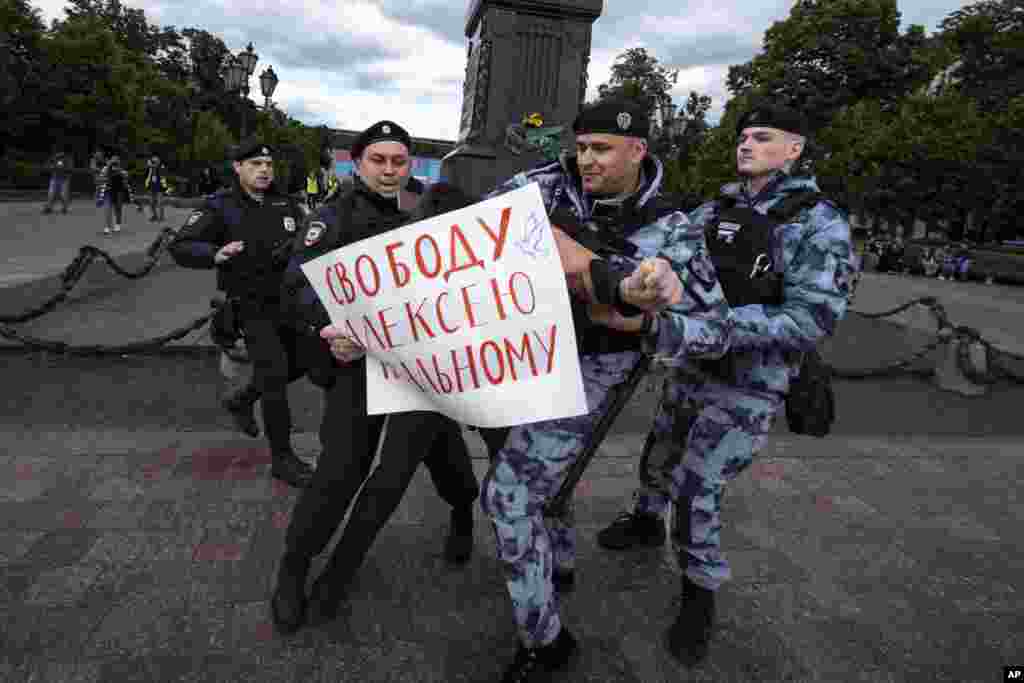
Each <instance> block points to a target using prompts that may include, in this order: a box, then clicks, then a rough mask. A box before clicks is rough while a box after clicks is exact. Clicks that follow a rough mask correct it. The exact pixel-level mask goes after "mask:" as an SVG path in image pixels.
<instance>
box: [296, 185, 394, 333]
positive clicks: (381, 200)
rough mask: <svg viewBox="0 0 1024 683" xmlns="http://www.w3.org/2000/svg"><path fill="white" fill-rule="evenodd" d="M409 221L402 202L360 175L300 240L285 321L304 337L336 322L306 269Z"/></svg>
mask: <svg viewBox="0 0 1024 683" xmlns="http://www.w3.org/2000/svg"><path fill="white" fill-rule="evenodd" d="M406 189H409V188H408V187H407V188H406ZM408 219H409V215H408V214H407V213H405V212H403V211H399V209H398V201H397V200H396V199H388V198H386V197H383V196H381V195H380V194H378V193H376V192H374V191H373V190H371V189H370V188H368V187H367V186H366V184H365V183H363V181H362V179H360V178H359V177H358V176H355V177H354V179H353V183H352V184H351V185H349V186H347V187H346V189H345V190H343V191H341V192H339V193H338V194H336V195H334V197H333V198H331V199H329V200H328V201H327V202H326V203H324V204H323V205H321V206H320V208H318V209H317V210H316V211H314V212H313V213H312V214H311V215H310V216H309V220H308V222H307V223H306V228H305V230H303V231H302V233H301V234H299V235H298V236H297V237H296V239H295V245H294V248H293V250H292V257H291V260H290V261H289V263H288V268H287V271H286V273H285V275H284V279H283V282H282V293H281V315H282V318H283V320H284V322H285V323H286V324H287V325H288V326H290V327H292V328H294V329H295V330H296V331H298V332H301V333H303V334H306V335H314V336H315V335H318V334H319V332H320V329H321V328H323V327H325V326H326V325H329V324H330V322H331V321H330V317H329V316H328V315H327V311H326V309H324V307H323V305H322V304H321V303H320V299H319V298H318V297H317V295H316V290H314V289H313V286H312V285H311V284H310V283H309V281H308V280H307V279H306V275H305V274H304V273H303V272H302V264H304V263H306V262H307V261H310V260H312V259H314V258H317V257H318V256H321V255H323V254H326V253H328V252H330V251H334V250H335V249H338V248H340V247H344V246H347V245H349V244H352V243H354V242H358V241H360V240H363V239H366V238H368V237H373V236H374V235H379V234H381V233H384V232H387V231H389V230H393V229H394V228H397V227H399V226H401V225H403V224H404V223H406V222H407V221H408ZM324 348H326V344H324Z"/></svg>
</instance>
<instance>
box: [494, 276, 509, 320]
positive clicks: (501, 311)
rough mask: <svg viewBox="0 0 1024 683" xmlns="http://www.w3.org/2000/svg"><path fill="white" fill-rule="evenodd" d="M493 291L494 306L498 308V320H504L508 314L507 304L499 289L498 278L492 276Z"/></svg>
mask: <svg viewBox="0 0 1024 683" xmlns="http://www.w3.org/2000/svg"><path fill="white" fill-rule="evenodd" d="M491 292H493V293H494V306H495V308H497V309H498V320H504V319H505V318H507V317H508V316H507V315H505V304H503V303H502V301H501V290H500V289H498V278H495V277H492V278H491Z"/></svg>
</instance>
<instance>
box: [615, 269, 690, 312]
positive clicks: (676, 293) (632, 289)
mask: <svg viewBox="0 0 1024 683" xmlns="http://www.w3.org/2000/svg"><path fill="white" fill-rule="evenodd" d="M619 288H620V290H619V291H620V293H621V294H622V300H623V301H625V302H626V303H628V304H632V305H634V306H636V307H637V308H640V309H643V310H645V311H648V312H650V313H657V312H658V311H661V310H663V309H665V308H666V307H668V306H672V305H675V304H679V303H682V301H683V283H682V281H681V280H680V279H679V276H678V275H676V272H675V271H674V270H672V266H671V265H670V264H669V262H668V261H666V260H665V259H663V258H653V259H644V261H643V262H642V263H641V264H640V267H639V268H637V269H636V270H634V271H633V272H632V274H630V275H629V276H628V277H627V278H625V279H624V280H623V281H622V282H621V283H620V284H619Z"/></svg>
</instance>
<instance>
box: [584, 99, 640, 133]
mask: <svg viewBox="0 0 1024 683" xmlns="http://www.w3.org/2000/svg"><path fill="white" fill-rule="evenodd" d="M572 132H574V133H576V134H577V135H586V134H588V133H605V134H607V135H628V136H630V137H636V138H643V139H645V140H646V139H647V137H648V136H649V135H650V134H651V118H650V116H648V114H647V111H646V110H645V109H644V108H643V107H642V106H640V105H638V104H636V103H635V102H631V101H629V100H608V101H604V102H597V103H596V104H591V105H589V106H587V107H584V109H583V111H581V112H580V113H579V114H578V115H577V116H576V120H575V121H573V122H572Z"/></svg>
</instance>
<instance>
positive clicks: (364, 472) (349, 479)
mask: <svg viewBox="0 0 1024 683" xmlns="http://www.w3.org/2000/svg"><path fill="white" fill-rule="evenodd" d="M385 126H386V127H387V128H388V131H387V132H385V131H384V130H383V128H384V127H385ZM403 134H404V137H403ZM384 139H387V140H396V141H399V142H404V143H405V144H406V145H407V146H408V144H409V140H408V134H407V133H404V131H403V130H402V129H401V128H400V127H398V126H397V124H394V123H391V122H387V121H384V122H381V123H378V124H376V125H375V126H372V127H371V128H369V129H367V131H365V132H364V133H363V134H362V135H361V136H360V138H359V139H357V141H356V144H354V145H353V148H352V154H353V156H354V157H358V156H359V154H360V153H361V151H362V149H363V148H365V146H366V145H369V144H372V142H376V141H379V140H384ZM406 189H407V190H408V189H409V188H408V187H407V188H406ZM409 220H410V216H409V215H408V214H405V213H404V212H401V211H399V209H398V203H397V200H396V199H389V198H386V197H383V196H381V195H379V194H377V193H376V192H373V191H372V190H370V189H369V188H368V187H367V186H366V185H365V184H364V183H363V182H362V180H361V179H360V178H358V177H356V178H354V181H353V184H352V186H351V187H350V188H348V189H346V190H345V191H343V192H341V193H340V194H339V195H337V196H336V197H335V198H334V199H333V200H332V201H329V202H328V203H326V204H324V205H323V206H321V207H320V209H319V210H318V211H317V212H316V213H315V214H314V215H313V216H312V217H311V221H310V222H309V223H308V227H307V232H306V234H305V235H304V236H301V237H300V238H299V239H300V240H302V242H301V244H302V247H301V248H299V247H297V249H296V254H295V256H294V257H293V258H292V262H291V264H290V265H289V268H288V272H287V273H286V275H285V294H284V295H283V299H284V301H285V305H284V307H285V312H286V316H287V317H288V318H289V319H291V320H293V321H294V324H295V325H296V327H297V328H298V329H301V330H304V331H305V332H306V334H308V335H310V336H314V335H318V334H319V330H320V329H322V328H323V327H324V326H326V325H327V324H329V322H330V321H329V319H328V317H327V314H326V311H325V310H324V308H323V306H322V305H321V304H320V302H319V299H318V298H317V296H316V293H315V291H314V290H313V288H312V286H311V285H309V283H308V281H307V280H306V278H305V275H304V274H303V273H302V271H301V264H302V263H305V262H306V261H309V260H311V259H313V258H316V257H317V256H320V255H321V254H324V253H327V252H330V251H333V250H335V249H337V248H339V247H342V246H345V245H348V244H352V243H354V242H357V241H359V240H362V239H365V238H368V237H371V236H374V235H378V234H381V233H384V232H387V231H388V230H392V229H394V228H396V227H399V226H400V225H403V224H405V223H408V222H409ZM322 343H323V346H324V348H325V349H326V348H327V344H326V342H322ZM330 374H331V382H330V387H329V388H328V390H327V398H326V406H325V409H324V420H323V425H322V427H321V431H320V439H321V442H322V445H323V455H322V456H321V458H320V461H319V463H318V465H317V470H316V472H315V473H314V476H313V481H312V483H311V485H310V487H309V488H308V489H306V490H305V491H303V492H302V495H301V496H300V498H299V500H298V502H297V503H296V505H295V509H294V510H293V512H292V517H291V522H290V524H289V526H288V531H287V535H286V540H285V546H286V547H285V555H284V558H283V559H282V562H281V568H280V573H279V575H278V582H277V589H276V591H275V594H274V597H273V599H272V602H271V604H272V612H273V617H274V622H275V624H276V625H277V627H278V629H279V630H281V631H282V632H285V633H288V632H291V631H293V630H295V629H297V628H299V627H300V626H301V625H302V623H303V622H304V621H305V608H306V598H305V593H304V585H305V579H306V575H307V574H308V572H309V567H310V563H311V560H312V558H313V556H314V555H317V554H319V553H321V552H322V551H323V549H324V548H325V547H326V546H327V543H328V541H329V540H330V538H331V536H332V535H333V534H334V531H335V530H336V529H337V527H338V525H339V524H341V522H342V520H343V519H344V517H345V512H346V510H347V509H348V507H349V504H350V502H351V501H352V498H353V497H354V496H355V494H356V492H357V491H358V490H359V488H360V486H363V484H364V481H365V482H366V485H365V487H364V491H363V495H361V496H360V499H359V500H358V501H357V502H356V503H355V506H354V508H353V511H352V514H351V515H350V518H349V522H348V525H347V526H346V529H345V533H344V537H343V539H342V540H341V541H340V542H339V543H338V546H337V550H336V551H335V554H334V556H333V557H332V558H331V560H330V561H329V562H328V565H327V567H326V568H325V570H324V573H323V574H321V578H320V579H318V581H317V582H316V584H315V585H314V588H313V609H312V612H313V613H312V614H311V617H312V618H313V620H315V621H320V620H324V619H329V618H331V617H332V616H333V612H334V610H335V609H336V607H337V603H338V600H339V599H340V596H341V595H342V594H343V593H344V590H345V588H346V584H347V583H348V578H349V577H351V575H352V574H353V573H354V572H355V570H357V569H358V567H359V565H360V564H361V563H362V558H363V556H364V555H365V552H366V551H367V550H368V549H369V547H370V545H371V544H372V542H373V539H374V538H375V537H376V535H377V532H378V531H379V529H380V528H381V527H382V526H383V524H384V523H385V522H386V521H387V519H388V517H389V516H390V515H391V512H392V511H393V510H394V508H395V507H396V506H397V504H398V502H399V501H400V500H401V498H402V495H403V494H404V492H405V490H406V487H407V486H408V483H409V480H410V479H411V477H412V475H413V473H414V471H415V469H416V467H417V466H418V464H419V462H420V460H421V459H422V462H423V463H424V464H425V465H426V466H427V468H428V470H429V472H430V476H431V479H432V480H433V482H434V485H435V487H436V488H437V491H438V493H439V495H440V496H441V497H442V498H443V499H444V500H445V502H447V503H448V504H449V505H451V506H452V509H453V512H452V520H451V522H452V524H451V528H450V529H449V538H448V541H447V544H446V551H445V554H446V557H447V558H448V559H449V560H450V561H453V562H463V561H465V560H466V559H468V556H469V553H470V552H471V548H472V506H473V503H474V501H475V500H476V498H477V496H478V495H479V485H478V483H477V480H476V475H475V474H474V472H473V467H472V462H471V460H470V458H469V452H468V450H467V448H466V444H465V441H464V440H463V438H462V434H461V430H460V429H459V426H458V424H456V423H455V422H454V421H452V420H450V419H448V418H445V417H444V416H441V415H439V414H436V413H404V414H401V415H397V416H392V417H394V418H401V420H400V421H399V420H395V421H392V422H391V423H389V424H390V426H389V427H388V436H387V438H386V439H385V444H384V452H383V453H382V455H381V464H380V466H378V468H377V469H376V470H375V471H374V473H373V476H371V477H370V478H369V480H367V477H368V476H369V475H370V466H371V465H372V463H373V459H374V455H375V451H376V446H377V442H378V440H379V437H380V434H381V431H382V429H383V426H384V421H385V416H383V415H367V412H366V409H367V403H366V401H367V398H366V365H365V359H364V360H359V361H356V362H352V363H347V364H340V363H333V368H332V369H331V373H330ZM424 450H426V453H425V457H424V453H423V451H424Z"/></svg>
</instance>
